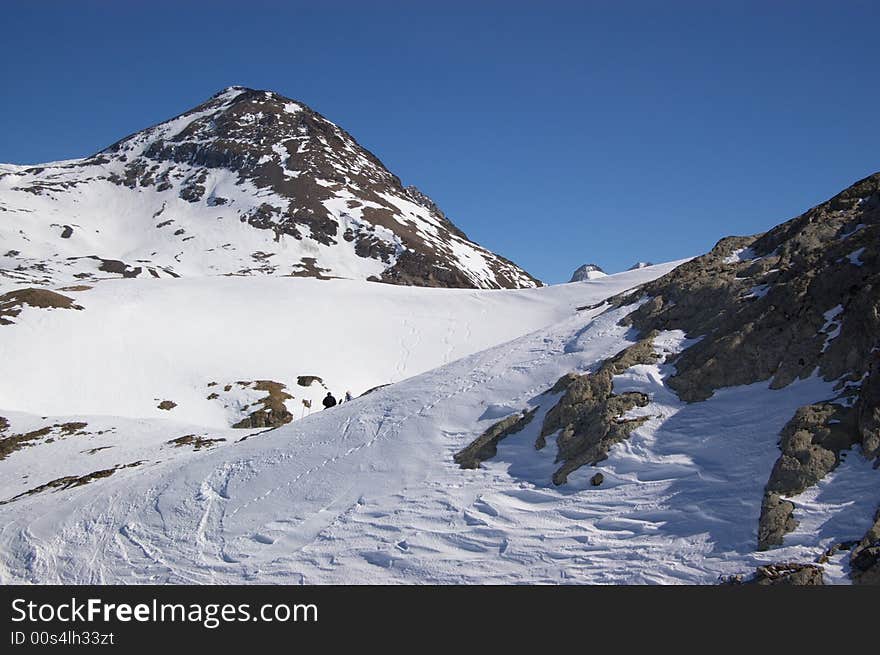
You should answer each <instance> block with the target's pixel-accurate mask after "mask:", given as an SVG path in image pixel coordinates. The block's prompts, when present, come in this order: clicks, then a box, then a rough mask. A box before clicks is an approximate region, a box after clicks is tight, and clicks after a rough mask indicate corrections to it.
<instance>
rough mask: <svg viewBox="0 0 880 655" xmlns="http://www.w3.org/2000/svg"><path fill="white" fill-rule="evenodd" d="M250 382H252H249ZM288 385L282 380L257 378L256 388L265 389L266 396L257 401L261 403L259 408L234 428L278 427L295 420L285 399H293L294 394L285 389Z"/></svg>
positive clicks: (258, 389)
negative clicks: (282, 382) (274, 380)
mask: <svg viewBox="0 0 880 655" xmlns="http://www.w3.org/2000/svg"><path fill="white" fill-rule="evenodd" d="M248 384H250V383H248ZM286 388H287V387H285V385H283V384H281V383H280V382H273V381H272V380H257V381H256V382H255V383H254V389H256V390H257V391H265V392H266V394H267V395H266V396H265V397H263V398H261V399H260V400H258V401H257V403H259V404H260V405H261V407H260V408H259V409H257V410H256V411H254V412H251V413H250V414H249V415H248V416H247V417H245V418H243V419H242V420H240V421H239V422H238V423H235V424H234V425H233V426H232V427H234V428H277V427H279V426H282V425H285V424H286V423H290V422H291V421H292V420H293V414H291V413H290V412H289V411H288V409H287V406H286V405H285V404H284V401H286V400H291V399H292V398H293V396H291V395H290V394H289V393H287V392H286V391H285V389H286Z"/></svg>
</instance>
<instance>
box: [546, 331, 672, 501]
mask: <svg viewBox="0 0 880 655" xmlns="http://www.w3.org/2000/svg"><path fill="white" fill-rule="evenodd" d="M655 336H656V333H653V332H652V333H651V334H649V335H648V336H647V338H645V339H642V340H641V341H639V342H638V343H636V344H635V345H632V346H630V347H628V348H625V349H624V350H622V351H620V352H619V353H617V354H616V355H614V356H613V357H611V358H609V359H607V360H605V361H604V362H603V363H602V365H601V366H600V368H599V370H598V371H596V372H595V373H587V374H585V375H572V374H570V373H569V374H566V375H564V376H563V377H562V378H560V379H559V380H558V381H557V382H556V384H555V385H553V388H552V389H550V391H551V392H555V393H559V392H560V391H561V390H563V389H564V390H565V392H564V394H563V396H562V398H561V399H560V400H559V402H558V403H557V404H556V405H555V406H554V407H552V408H551V409H550V410H549V411H548V412H547V415H546V416H545V417H544V424H543V426H542V427H541V434H540V436H539V437H538V440H537V441H536V443H535V447H536V448H538V449H541V448H543V447H544V446H545V445H546V438H547V437H548V436H549V435H551V434H554V433H555V432H559V436H558V437H557V439H556V447H557V455H556V461H557V462H562V463H563V464H562V466H560V467H559V469H558V470H557V471H556V472H555V473H554V474H553V483H554V484H557V485H559V484H564V483H565V482H566V480H567V479H568V475H569V474H570V473H571V472H572V471H575V470H577V469H578V468H580V467H581V466H584V465H586V464H596V463H598V462H600V461H602V460H603V459H605V458H606V457H608V451H609V450H610V449H611V447H612V446H613V445H614V444H616V443H618V442H620V441H622V440H623V439H626V438H627V437H628V436H629V434H630V432H632V431H633V430H634V429H635V428H636V427H638V426H639V425H641V424H642V423H644V422H645V421H646V420H647V418H646V417H640V418H634V419H624V418H623V416H624V415H625V414H626V413H627V412H628V411H629V410H631V409H633V408H635V407H644V406H645V405H647V404H648V402H649V399H648V397H647V396H646V395H645V394H643V393H638V392H627V393H621V394H615V393H613V378H614V376H615V375H619V374H620V373H623V372H624V371H625V370H627V369H628V368H630V367H632V366H635V365H636V364H651V363H654V362H656V361H657V359H658V355H657V354H656V353H654V348H653V341H654V337H655Z"/></svg>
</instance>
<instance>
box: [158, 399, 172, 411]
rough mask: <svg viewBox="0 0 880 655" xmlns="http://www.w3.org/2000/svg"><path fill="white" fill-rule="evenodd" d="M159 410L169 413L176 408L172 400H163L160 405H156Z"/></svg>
mask: <svg viewBox="0 0 880 655" xmlns="http://www.w3.org/2000/svg"><path fill="white" fill-rule="evenodd" d="M156 407H158V408H159V409H164V410H165V411H171V410H172V409H174V408H175V407H177V403H176V402H174V401H173V400H163V401H162V402H161V403H159V404H158V405H156Z"/></svg>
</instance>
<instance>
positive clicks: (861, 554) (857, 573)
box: [850, 510, 880, 585]
mask: <svg viewBox="0 0 880 655" xmlns="http://www.w3.org/2000/svg"><path fill="white" fill-rule="evenodd" d="M850 577H851V578H852V581H853V583H854V584H862V585H880V510H877V513H876V514H875V515H874V525H872V526H871V528H870V529H869V530H868V531H867V532H866V533H865V536H864V537H863V538H862V540H861V541H860V542H859V543H858V544H857V545H856V546H855V548H853V551H852V554H851V555H850Z"/></svg>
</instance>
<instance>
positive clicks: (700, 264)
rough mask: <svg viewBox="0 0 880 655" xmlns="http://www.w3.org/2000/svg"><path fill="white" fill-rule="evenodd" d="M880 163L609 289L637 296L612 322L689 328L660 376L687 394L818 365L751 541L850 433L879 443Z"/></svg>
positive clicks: (783, 381) (785, 527) (798, 375)
mask: <svg viewBox="0 0 880 655" xmlns="http://www.w3.org/2000/svg"><path fill="white" fill-rule="evenodd" d="M878 240H880V173H878V174H875V175H872V176H870V177H868V178H865V179H864V180H861V181H859V182H857V183H856V184H854V185H853V186H851V187H850V188H848V189H846V190H845V191H843V192H842V193H840V194H838V195H837V196H835V197H834V198H832V199H830V200H828V201H827V202H825V203H822V204H821V205H819V206H817V207H815V208H813V209H811V210H809V211H808V212H806V213H804V214H803V215H801V216H798V217H797V218H794V219H792V220H790V221H788V222H787V223H783V224H782V225H780V226H778V227H776V228H774V229H772V230H770V231H769V232H767V233H765V234H761V235H756V236H750V237H728V238H726V239H722V240H721V241H719V242H718V244H717V245H716V246H715V247H714V248H713V249H712V251H711V252H709V253H707V254H706V255H703V256H701V257H697V258H695V259H693V260H691V261H689V262H687V263H685V264H682V265H681V266H679V267H678V268H676V269H675V270H673V271H672V272H670V273H669V274H667V275H665V276H663V277H661V278H659V279H657V280H655V281H653V282H650V283H648V284H646V285H644V286H642V287H640V288H639V289H637V290H636V291H634V292H631V293H627V294H624V295H622V296H620V297H618V298H616V299H615V300H614V301H613V304H615V305H616V306H624V305H627V304H631V303H635V302H638V301H642V302H641V303H640V304H639V306H638V308H637V309H635V310H634V311H633V312H631V313H630V314H629V315H628V316H627V317H626V318H625V319H624V320H623V324H625V325H630V326H633V327H635V328H637V329H638V330H639V331H641V332H642V333H643V334H647V333H649V332H651V331H652V330H674V329H678V330H683V331H684V332H685V333H686V335H687V337H688V338H691V339H695V340H697V341H696V342H695V343H693V344H692V345H690V346H689V347H687V348H686V349H684V350H683V351H682V352H681V353H680V354H679V355H678V356H676V357H675V358H674V359H673V360H672V363H673V364H674V366H675V372H674V374H673V375H671V376H670V377H669V378H668V379H667V380H666V383H667V384H668V385H669V386H670V387H671V388H672V389H673V390H674V391H676V393H677V394H678V395H679V397H680V398H681V399H683V400H685V401H687V402H698V401H702V400H705V399H707V398H709V397H710V396H711V395H712V394H713V393H714V392H715V390H716V389H719V388H721V387H728V386H737V385H746V384H752V383H755V382H759V381H764V380H769V385H770V388H771V389H779V388H782V387H785V386H787V385H789V384H791V383H792V382H794V381H795V380H798V379H805V378H808V377H810V376H811V375H816V374H818V375H820V376H821V377H823V378H824V379H825V380H827V381H834V382H835V387H834V388H835V394H834V396H833V397H830V398H828V399H827V400H826V401H825V402H821V403H817V404H814V405H810V406H807V407H802V408H801V409H800V410H799V411H798V412H797V414H796V415H795V416H794V417H793V418H792V419H791V421H790V422H789V423H788V425H786V427H785V428H784V430H783V431H782V434H781V439H780V442H779V446H780V451H781V454H780V457H779V460H778V461H777V462H776V464H775V466H774V467H773V470H772V472H771V473H770V476H769V480H768V483H767V487H766V492H765V498H764V502H763V505H762V511H761V518H760V520H759V547H760V548H762V549H763V548H769V547H771V546H773V545H778V544H781V543H782V537H783V535H784V534H785V533H786V532H788V531H790V530H792V529H793V528H794V527H795V526H796V525H797V522H796V520H795V518H794V516H793V513H794V505H793V504H792V503H791V502H789V501H786V500H783V498H784V497H785V496H792V495H794V494H797V493H800V492H802V491H803V490H804V489H806V488H808V487H809V486H811V485H813V484H815V483H816V482H818V481H819V480H821V479H822V478H823V477H824V476H825V475H826V474H827V473H828V472H829V471H831V470H833V469H834V468H835V467H836V466H837V464H838V463H839V461H840V452H841V451H842V450H846V449H849V448H851V447H852V446H853V445H855V444H860V445H861V446H862V453H863V454H864V455H866V456H867V457H871V458H875V457H877V456H878V454H880V409H878V400H880V375H878V358H880V354H878V350H880V258H878V252H880V248H878Z"/></svg>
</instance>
